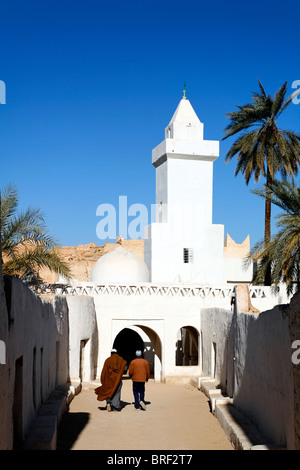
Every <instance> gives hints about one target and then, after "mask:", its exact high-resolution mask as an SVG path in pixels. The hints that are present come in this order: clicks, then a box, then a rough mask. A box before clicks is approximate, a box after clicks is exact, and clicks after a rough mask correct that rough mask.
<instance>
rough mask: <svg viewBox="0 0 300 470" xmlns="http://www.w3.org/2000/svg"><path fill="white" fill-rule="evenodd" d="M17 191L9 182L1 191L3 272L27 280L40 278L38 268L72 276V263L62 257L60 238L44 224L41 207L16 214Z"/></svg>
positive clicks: (0, 232)
mask: <svg viewBox="0 0 300 470" xmlns="http://www.w3.org/2000/svg"><path fill="white" fill-rule="evenodd" d="M17 207H18V192H17V188H16V186H12V185H9V186H8V187H7V188H5V189H4V191H3V192H2V195H1V211H0V229H1V230H0V235H1V244H2V256H3V259H4V262H3V259H2V263H3V265H2V271H3V274H4V275H5V274H7V275H11V276H15V277H20V278H21V279H23V280H24V281H25V282H27V284H36V283H39V282H41V279H40V277H39V269H40V268H43V267H46V268H48V269H50V270H51V271H54V272H57V273H61V274H62V275H63V276H65V277H66V278H69V277H70V269H69V267H68V266H67V265H66V264H65V263H64V262H63V261H62V260H61V259H60V257H59V254H58V252H57V250H56V248H55V247H56V246H57V242H56V240H55V239H54V237H53V236H52V235H50V234H49V233H48V232H47V230H46V227H45V221H44V218H43V215H42V214H41V212H40V210H39V209H30V208H29V209H27V210H26V211H25V212H23V213H20V214H17V213H16V211H17Z"/></svg>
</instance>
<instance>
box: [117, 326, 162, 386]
mask: <svg viewBox="0 0 300 470" xmlns="http://www.w3.org/2000/svg"><path fill="white" fill-rule="evenodd" d="M113 347H114V348H115V349H117V351H118V353H119V354H120V355H121V356H122V357H123V358H124V359H125V360H126V361H127V366H126V367H125V373H126V372H127V369H128V366H129V364H130V361H132V359H135V357H136V355H135V352H136V350H137V349H140V350H141V351H142V354H143V357H144V358H145V359H147V361H148V362H149V366H150V376H151V377H152V378H154V379H155V380H156V381H161V377H162V366H161V363H162V360H161V356H162V346H161V341H160V338H159V336H158V335H157V333H156V332H155V331H154V330H152V329H151V328H149V327H147V326H145V325H141V324H136V325H130V326H128V327H127V328H123V329H122V330H121V331H120V332H119V333H118V334H117V336H116V337H115V340H114V342H113Z"/></svg>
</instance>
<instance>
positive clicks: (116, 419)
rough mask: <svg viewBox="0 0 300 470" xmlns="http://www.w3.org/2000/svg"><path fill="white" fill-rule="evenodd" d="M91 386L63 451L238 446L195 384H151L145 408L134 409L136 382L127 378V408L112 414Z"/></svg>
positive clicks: (62, 434) (62, 433) (68, 420)
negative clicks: (230, 440) (232, 444)
mask: <svg viewBox="0 0 300 470" xmlns="http://www.w3.org/2000/svg"><path fill="white" fill-rule="evenodd" d="M94 388H95V387H94V386H93V387H92V388H87V389H83V390H82V392H81V393H80V394H79V395H77V396H76V397H75V398H74V399H73V400H72V402H71V404H70V409H69V411H68V412H67V413H65V415H64V416H63V418H62V421H61V424H60V426H59V432H58V442H57V449H58V450H133V449H134V450H233V448H232V446H231V444H230V442H229V441H228V439H227V438H226V436H225V434H224V432H223V430H222V428H221V426H220V424H219V422H218V421H217V419H216V418H215V417H214V416H213V415H212V414H211V412H210V408H209V403H208V400H207V397H206V396H205V395H204V394H203V393H202V392H200V391H199V390H197V389H196V388H195V387H193V386H192V385H190V384H163V383H154V381H153V380H150V381H149V382H148V383H147V384H146V395H145V402H146V405H147V410H146V411H135V410H134V406H133V394H132V382H131V380H129V379H125V380H123V387H122V394H121V400H122V410H121V411H120V412H110V413H109V412H108V411H107V410H106V402H104V401H103V402H99V401H97V397H96V395H95V393H94Z"/></svg>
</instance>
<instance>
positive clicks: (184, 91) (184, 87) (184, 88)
mask: <svg viewBox="0 0 300 470" xmlns="http://www.w3.org/2000/svg"><path fill="white" fill-rule="evenodd" d="M185 94H186V83H185V82H184V85H183V97H182V99H183V100H186V96H185Z"/></svg>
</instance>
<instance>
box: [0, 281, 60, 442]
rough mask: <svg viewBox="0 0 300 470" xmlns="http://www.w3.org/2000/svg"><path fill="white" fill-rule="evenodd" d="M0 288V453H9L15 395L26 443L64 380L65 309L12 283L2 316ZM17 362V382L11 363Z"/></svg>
mask: <svg viewBox="0 0 300 470" xmlns="http://www.w3.org/2000/svg"><path fill="white" fill-rule="evenodd" d="M0 277H1V278H2V276H0ZM1 284H2V282H1ZM2 287H3V286H1V285H0V299H1V309H0V315H1V316H0V325H1V327H0V328H1V334H3V332H4V335H5V339H6V346H7V347H6V364H5V365H3V364H2V365H0V374H1V375H0V377H1V381H0V413H1V419H0V448H1V449H11V448H12V445H13V434H14V430H13V406H14V398H15V397H16V394H18V395H19V397H20V400H19V406H18V412H17V415H18V416H19V419H18V422H19V423H20V424H19V425H18V428H19V432H20V434H21V435H22V437H23V438H25V437H26V435H27V433H28V431H29V428H30V425H31V423H32V422H33V420H34V418H35V417H36V414H37V412H38V409H39V407H40V405H41V403H42V402H43V401H45V400H46V399H47V398H48V396H49V395H50V393H51V392H52V391H53V390H54V389H55V388H56V386H59V385H65V384H66V383H67V381H68V376H69V374H68V372H69V352H68V341H69V337H68V307H67V303H66V299H65V298H63V297H61V298H55V300H54V302H53V304H52V303H50V302H43V301H42V300H41V299H40V298H39V297H38V296H37V295H36V294H34V293H33V292H32V291H31V290H30V289H28V288H27V287H26V286H25V285H24V284H23V283H22V282H21V281H20V280H18V279H15V278H12V280H11V296H10V306H9V308H8V311H7V310H6V308H5V297H4V295H3V289H2ZM8 300H9V296H8ZM0 339H1V338H0ZM21 358H22V365H21V366H20V368H19V374H18V378H16V376H15V371H16V361H17V360H19V361H21ZM15 380H17V385H18V386H17V389H16V390H15Z"/></svg>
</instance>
